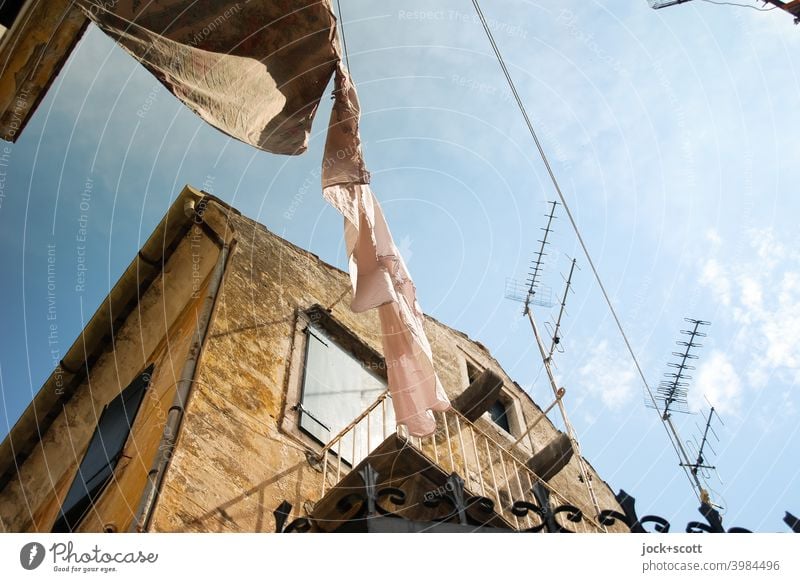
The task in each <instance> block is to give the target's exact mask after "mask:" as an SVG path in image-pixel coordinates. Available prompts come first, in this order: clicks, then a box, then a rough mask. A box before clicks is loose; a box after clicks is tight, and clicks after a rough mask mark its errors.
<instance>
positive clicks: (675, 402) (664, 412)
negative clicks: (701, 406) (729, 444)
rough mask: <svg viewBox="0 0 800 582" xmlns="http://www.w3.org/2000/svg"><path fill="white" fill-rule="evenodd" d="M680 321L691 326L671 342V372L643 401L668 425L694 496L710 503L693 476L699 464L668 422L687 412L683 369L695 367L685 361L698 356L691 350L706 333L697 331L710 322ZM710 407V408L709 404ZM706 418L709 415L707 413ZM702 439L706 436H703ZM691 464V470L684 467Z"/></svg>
mask: <svg viewBox="0 0 800 582" xmlns="http://www.w3.org/2000/svg"><path fill="white" fill-rule="evenodd" d="M684 321H686V322H687V323H689V324H691V325H692V328H691V329H682V330H681V334H682V335H686V336H688V338H687V339H686V340H678V341H676V342H675V343H676V344H677V345H678V346H680V347H682V348H683V350H682V351H677V352H672V355H673V356H675V357H676V358H677V361H675V362H670V363H668V364H667V366H668V367H670V368H672V369H673V370H675V371H674V372H666V373H665V374H664V376H665V377H666V378H667V379H666V380H662V381H661V383H660V384H659V387H658V394H657V395H656V396H655V397H653V399H652V400H651V401H650V402H647V403H646V405H647V406H648V407H649V408H654V409H655V410H658V411H659V412H661V422H663V423H664V425H665V426H666V427H667V429H668V434H669V437H670V440H671V441H672V444H673V446H674V447H675V452H676V453H678V461H679V462H678V465H679V466H680V467H682V468H683V470H684V471H685V472H686V476H687V477H688V478H689V482H690V483H691V485H692V488H693V489H694V491H695V495H697V498H698V499H699V500H700V501H701V502H704V503H710V501H709V495H708V490H707V489H706V487H704V486H703V484H702V483H701V482H700V478H699V477H698V476H697V469H699V468H700V466H699V465H697V463H696V462H695V463H693V462H692V461H691V460H690V458H689V453H688V452H687V450H686V447H684V445H683V440H682V439H681V437H680V435H679V434H678V429H677V428H675V424H674V423H673V422H672V415H673V413H676V412H679V413H688V412H689V407H688V404H687V400H686V398H687V394H688V387H689V381H690V380H691V379H692V377H691V376H690V375H689V374H688V373H687V372H691V371H693V370H695V367H694V366H693V365H691V364H689V362H690V361H691V360H696V359H697V358H698V356H697V354H695V353H692V350H693V349H696V348H702V347H703V344H700V343H698V342H697V341H696V340H697V339H698V338H704V337H706V335H707V334H706V333H704V332H702V331H700V329H701V327H702V326H707V325H711V323H710V322H708V321H703V320H701V319H691V318H688V317H686V318H684ZM712 411H713V408H712ZM709 422H710V417H709ZM703 440H704V441H705V440H706V438H705V437H704V438H703ZM698 456H702V445H701V447H699V451H698ZM691 468H694V470H687V469H691Z"/></svg>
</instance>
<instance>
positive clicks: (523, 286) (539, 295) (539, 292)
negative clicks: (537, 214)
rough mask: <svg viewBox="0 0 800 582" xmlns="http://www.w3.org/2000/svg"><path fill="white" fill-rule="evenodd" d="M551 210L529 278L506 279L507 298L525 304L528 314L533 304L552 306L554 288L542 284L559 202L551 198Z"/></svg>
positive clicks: (525, 312) (524, 310)
mask: <svg viewBox="0 0 800 582" xmlns="http://www.w3.org/2000/svg"><path fill="white" fill-rule="evenodd" d="M548 204H549V205H550V211H549V212H548V213H547V214H545V218H547V225H546V226H545V227H544V228H540V229H539V230H542V231H544V234H543V235H542V238H541V239H539V240H538V241H536V242H538V243H539V250H538V251H537V252H536V254H535V255H534V257H533V261H531V271H530V273H529V274H528V279H527V281H525V282H524V283H523V282H521V281H518V280H517V279H506V294H505V296H506V299H511V300H512V301H516V302H518V303H523V304H524V305H525V307H524V309H523V311H522V314H523V315H526V314H527V313H528V310H529V309H530V306H531V305H538V306H540V307H548V308H549V307H552V306H553V302H552V299H551V298H552V289H551V288H550V287H545V286H543V285H541V278H542V270H543V268H544V262H545V257H546V256H547V255H548V253H546V252H545V250H546V248H547V245H549V244H550V243H549V242H548V240H547V237H548V236H549V235H550V233H551V232H553V229H552V228H551V227H552V224H553V219H554V218H555V215H556V206H558V202H556V201H555V200H551V201H550V202H548Z"/></svg>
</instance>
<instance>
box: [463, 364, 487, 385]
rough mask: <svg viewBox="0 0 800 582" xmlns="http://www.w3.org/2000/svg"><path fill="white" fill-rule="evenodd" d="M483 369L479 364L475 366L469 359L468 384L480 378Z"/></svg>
mask: <svg viewBox="0 0 800 582" xmlns="http://www.w3.org/2000/svg"><path fill="white" fill-rule="evenodd" d="M481 372H483V370H481V369H479V368H478V367H477V366H473V365H472V363H470V361H469V360H467V379H468V380H469V382H468V384H467V385H469V384H472V383H473V382H474V381H475V380H477V379H478V376H480V375H481Z"/></svg>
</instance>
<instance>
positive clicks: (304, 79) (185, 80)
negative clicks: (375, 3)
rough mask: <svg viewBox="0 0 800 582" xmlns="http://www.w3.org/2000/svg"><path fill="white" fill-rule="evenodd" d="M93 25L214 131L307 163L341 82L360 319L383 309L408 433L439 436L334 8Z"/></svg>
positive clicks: (127, 18) (112, 19) (335, 197)
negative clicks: (324, 100)
mask: <svg viewBox="0 0 800 582" xmlns="http://www.w3.org/2000/svg"><path fill="white" fill-rule="evenodd" d="M79 2H80V4H81V5H82V6H83V8H84V9H85V11H86V13H87V15H88V16H89V18H91V19H92V20H93V21H94V22H95V23H96V24H97V26H99V27H100V29H101V30H103V31H104V32H105V33H106V34H108V35H109V36H111V37H112V38H113V39H114V40H116V41H117V43H118V44H120V45H121V46H122V47H123V48H124V49H125V50H127V51H128V52H129V53H130V54H131V55H133V57H134V58H136V59H137V60H138V61H139V62H140V63H141V64H142V65H143V66H144V67H146V68H147V69H148V70H149V71H150V72H151V73H153V75H155V76H156V78H158V80H159V81H161V83H163V84H164V85H165V86H166V87H167V88H168V89H169V90H170V91H171V92H172V93H173V94H174V95H175V96H176V97H177V98H178V99H180V100H181V101H182V102H183V103H184V104H186V105H187V106H188V107H189V108H190V109H192V110H193V111H194V112H195V113H197V114H198V115H199V116H200V117H202V118H203V119H204V120H205V121H207V122H208V123H209V124H211V125H213V126H214V127H216V128H217V129H219V130H221V131H223V132H225V133H226V134H228V135H230V136H232V137H234V138H236V139H239V140H241V141H243V142H245V143H248V144H250V145H253V146H255V147H257V148H260V149H262V150H265V151H268V152H272V153H277V154H289V155H297V154H300V153H303V152H304V151H305V150H306V148H307V146H308V135H309V132H310V130H311V123H312V121H313V118H314V114H315V113H316V111H317V107H318V105H319V100H320V98H321V97H322V93H323V92H324V91H325V87H326V86H327V84H328V81H329V80H330V78H331V75H333V73H334V71H335V73H336V81H335V85H336V89H335V101H334V107H333V111H332V113H331V120H330V124H329V127H328V136H327V141H326V145H325V158H324V160H323V164H322V182H323V195H324V196H325V198H326V199H327V200H328V201H329V202H330V203H331V204H332V205H333V206H334V207H335V208H336V209H337V210H339V212H341V213H342V215H343V216H344V219H345V238H346V244H347V251H348V256H349V261H350V278H351V281H352V285H353V294H354V297H353V302H352V304H351V308H352V309H353V311H355V312H363V311H366V310H369V309H373V308H377V309H378V312H379V316H380V321H381V330H382V341H383V349H384V357H385V359H386V364H387V375H388V379H389V390H390V391H391V393H392V401H393V403H394V409H395V417H396V419H397V422H398V423H400V424H403V425H405V426H406V427H407V429H408V431H409V433H410V434H411V435H414V436H425V435H428V434H431V433H432V432H433V431H434V430H435V428H436V423H435V420H434V417H433V413H432V412H431V411H434V410H435V411H439V410H446V409H448V408H449V407H450V403H449V400H448V399H447V395H446V394H445V392H444V389H443V388H442V385H441V383H440V382H439V378H438V377H437V375H436V372H435V370H434V368H433V360H432V354H431V347H430V344H429V343H428V339H427V337H426V335H425V330H424V329H423V321H424V315H423V313H422V310H421V309H420V307H419V304H418V303H417V299H416V290H415V288H414V283H413V281H412V280H411V277H410V276H409V273H408V269H407V268H406V265H405V262H404V261H403V258H402V257H401V256H400V252H399V251H398V249H397V246H396V245H395V244H394V241H393V240H392V235H391V233H390V232H389V228H388V226H387V225H386V221H385V219H384V216H383V212H382V211H381V207H380V205H379V204H378V201H377V200H376V199H375V196H374V195H373V193H372V190H371V189H370V187H369V172H367V170H366V167H365V165H364V159H363V156H362V153H361V142H360V137H359V134H358V122H359V116H360V109H359V104H358V97H357V95H356V92H355V88H354V87H353V85H352V83H351V82H350V79H349V77H348V73H347V71H346V70H345V69H344V66H343V65H342V62H341V58H340V52H339V48H338V42H337V38H336V26H335V22H336V20H335V17H334V15H333V12H332V9H331V7H330V4H329V2H328V1H327V0H322V1H319V0H317V1H312V0H250V1H249V2H241V1H240V2H231V1H218V2H194V3H190V4H187V3H186V2H184V1H183V0H148V1H146V2H142V1H141V0H115V1H114V2H108V1H105V0H79Z"/></svg>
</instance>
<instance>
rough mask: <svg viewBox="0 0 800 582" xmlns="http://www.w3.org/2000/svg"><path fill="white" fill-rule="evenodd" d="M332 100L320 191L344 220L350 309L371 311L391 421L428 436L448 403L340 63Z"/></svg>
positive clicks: (351, 89)
mask: <svg viewBox="0 0 800 582" xmlns="http://www.w3.org/2000/svg"><path fill="white" fill-rule="evenodd" d="M334 96H335V102H334V106H333V111H332V113H331V120H330V124H329V126H328V137H327V141H326V143H325V158H324V161H323V164H322V186H323V190H322V192H323V195H324V196H325V199H326V200H327V201H328V202H330V203H331V204H332V205H333V206H334V207H335V208H336V209H337V210H338V211H339V212H341V213H342V216H344V232H345V241H346V244H347V253H348V256H349V259H350V265H349V266H350V280H351V282H352V285H353V302H352V303H351V308H352V310H353V311H355V312H362V311H366V310H368V309H373V308H375V307H377V308H378V314H379V316H380V321H381V332H382V336H381V338H382V343H383V354H384V357H385V359H386V367H387V374H388V378H389V391H390V392H391V394H392V402H393V404H394V411H395V417H396V419H397V422H398V424H403V425H405V426H406V428H407V429H408V432H409V434H411V435H413V436H427V435H430V434H432V433H433V432H434V431H435V430H436V421H435V419H434V417H433V413H432V412H431V411H433V410H436V411H441V410H447V409H448V408H449V407H450V401H449V400H448V398H447V395H446V394H445V392H444V389H443V388H442V384H441V382H439V378H438V377H437V375H436V371H435V370H434V368H433V357H432V353H431V346H430V344H429V343H428V338H427V337H426V335H425V330H424V328H423V321H424V314H423V313H422V309H420V306H419V303H417V296H416V290H415V288H414V282H413V281H412V280H411V276H410V275H409V273H408V269H407V268H406V265H405V262H404V261H403V257H402V256H400V252H399V251H398V250H397V246H395V244H394V240H392V234H391V232H389V227H388V226H387V224H386V220H385V219H384V217H383V212H382V211H381V207H380V205H379V204H378V201H377V200H376V199H375V195H374V194H373V193H372V190H371V189H370V187H369V185H368V183H369V172H367V170H366V167H365V165H364V158H363V156H362V153H361V138H360V137H359V133H358V121H359V116H360V107H359V104H358V96H357V95H356V91H355V87H354V86H353V85H352V83H351V82H350V79H349V76H348V74H347V71H346V70H345V69H344V67H343V66H342V64H341V62H340V63H339V65H338V66H337V69H336V89H335V93H334Z"/></svg>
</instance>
